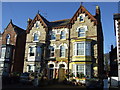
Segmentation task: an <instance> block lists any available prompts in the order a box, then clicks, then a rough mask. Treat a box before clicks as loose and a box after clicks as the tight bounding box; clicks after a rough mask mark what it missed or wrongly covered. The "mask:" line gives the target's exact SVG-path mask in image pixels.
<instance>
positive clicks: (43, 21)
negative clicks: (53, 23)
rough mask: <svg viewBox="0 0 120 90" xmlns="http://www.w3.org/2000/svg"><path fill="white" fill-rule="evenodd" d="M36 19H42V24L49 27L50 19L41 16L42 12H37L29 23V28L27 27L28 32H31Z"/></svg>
mask: <svg viewBox="0 0 120 90" xmlns="http://www.w3.org/2000/svg"><path fill="white" fill-rule="evenodd" d="M36 21H40V23H41V24H42V26H43V27H44V28H46V27H48V21H47V20H46V19H45V18H44V17H43V16H41V15H40V14H37V15H36V16H35V18H34V19H33V20H32V21H31V23H30V24H29V26H28V28H27V31H26V32H27V33H29V32H30V30H31V29H32V27H34V25H35V23H36Z"/></svg>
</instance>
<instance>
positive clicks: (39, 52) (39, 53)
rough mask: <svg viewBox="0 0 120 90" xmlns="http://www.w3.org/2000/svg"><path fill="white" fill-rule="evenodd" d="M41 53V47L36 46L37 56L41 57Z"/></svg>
mask: <svg viewBox="0 0 120 90" xmlns="http://www.w3.org/2000/svg"><path fill="white" fill-rule="evenodd" d="M41 54H42V48H41V47H40V46H37V56H38V57H41Z"/></svg>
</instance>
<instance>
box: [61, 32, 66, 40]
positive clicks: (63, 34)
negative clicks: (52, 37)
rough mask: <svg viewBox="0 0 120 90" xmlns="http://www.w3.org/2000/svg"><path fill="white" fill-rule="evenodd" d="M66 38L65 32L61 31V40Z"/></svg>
mask: <svg viewBox="0 0 120 90" xmlns="http://www.w3.org/2000/svg"><path fill="white" fill-rule="evenodd" d="M65 38H66V33H65V31H61V35H60V39H65Z"/></svg>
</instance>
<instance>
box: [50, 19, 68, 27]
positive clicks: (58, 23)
mask: <svg viewBox="0 0 120 90" xmlns="http://www.w3.org/2000/svg"><path fill="white" fill-rule="evenodd" d="M69 22H70V19H64V20H57V21H52V22H50V24H49V25H50V26H51V27H59V26H65V25H68V24H69Z"/></svg>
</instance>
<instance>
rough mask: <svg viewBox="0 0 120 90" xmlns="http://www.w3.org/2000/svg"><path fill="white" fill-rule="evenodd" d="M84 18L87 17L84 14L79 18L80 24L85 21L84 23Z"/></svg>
mask: <svg viewBox="0 0 120 90" xmlns="http://www.w3.org/2000/svg"><path fill="white" fill-rule="evenodd" d="M84 17H85V15H84V14H81V15H80V17H79V20H80V22H83V21H84Z"/></svg>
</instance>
